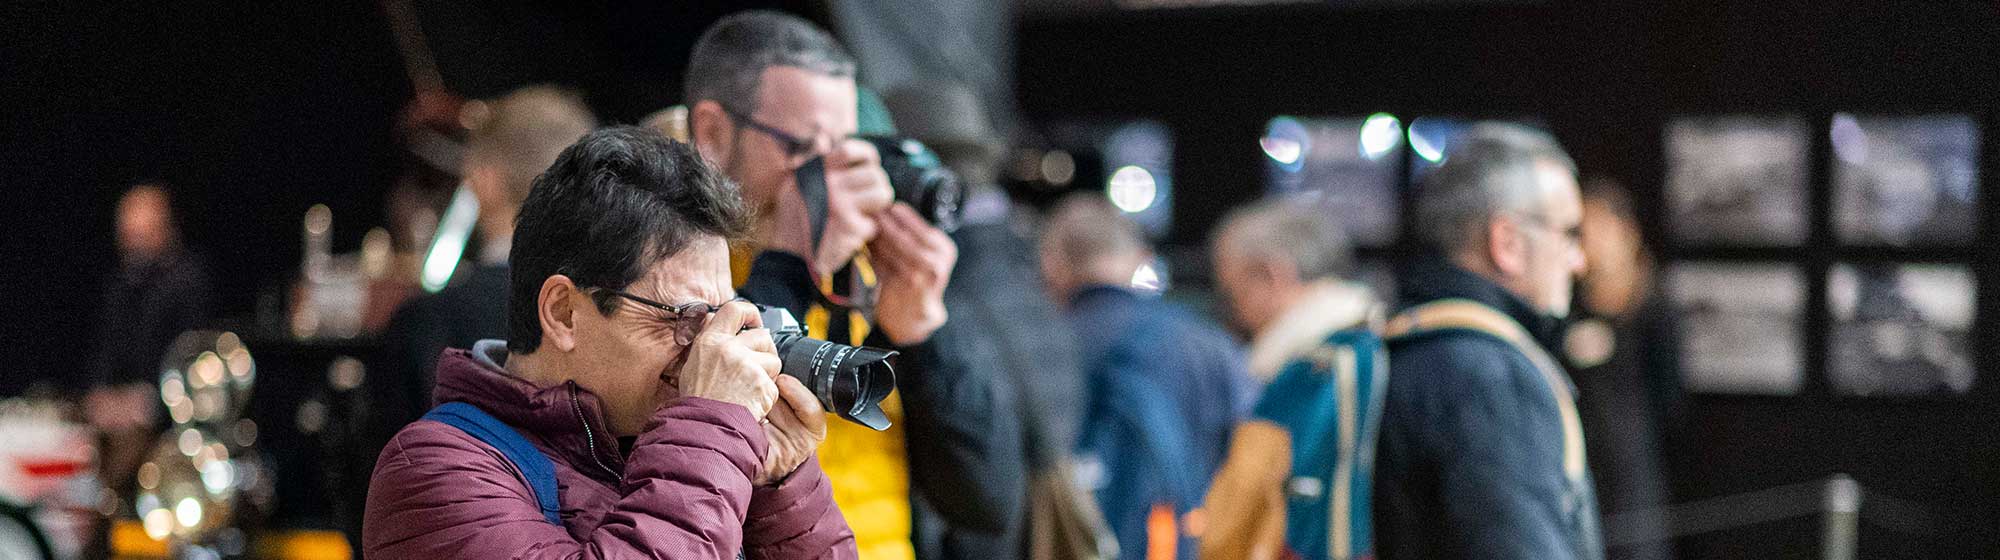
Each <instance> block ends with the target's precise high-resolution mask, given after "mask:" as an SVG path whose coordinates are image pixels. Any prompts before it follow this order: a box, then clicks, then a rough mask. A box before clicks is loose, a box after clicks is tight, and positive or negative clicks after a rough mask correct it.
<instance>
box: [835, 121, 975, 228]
mask: <svg viewBox="0 0 2000 560" xmlns="http://www.w3.org/2000/svg"><path fill="white" fill-rule="evenodd" d="M861 139H862V140H867V141H868V142H869V143H871V144H874V145H875V151H877V152H881V154H882V170H883V171H886V172H888V173H889V186H890V187H891V188H893V189H895V191H896V200H897V201H899V202H904V203H907V204H909V205H910V206H911V207H912V208H916V209H917V213H918V214H922V215H923V216H924V219H925V220H929V221H930V223H931V225H934V226H937V228H938V229H941V230H944V232H945V233H951V232H953V231H957V230H958V212H959V210H960V209H961V208H963V207H964V205H965V186H964V185H962V184H960V183H959V182H958V174H956V173H952V172H951V169H949V168H946V167H945V166H944V161H943V160H941V159H939V158H938V155H937V153H936V152H932V151H931V149H930V148H929V147H926V146H924V143H923V142H918V141H916V140H914V139H910V138H895V137H889V136H863V137H861Z"/></svg>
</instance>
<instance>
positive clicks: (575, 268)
mask: <svg viewBox="0 0 2000 560" xmlns="http://www.w3.org/2000/svg"><path fill="white" fill-rule="evenodd" d="M515 220H516V221H515V225H514V243H513V247H512V250H511V254H510V255H509V259H508V260H509V261H510V266H511V267H512V271H511V273H510V274H511V278H510V282H511V286H510V290H509V293H508V297H507V324H508V332H507V334H508V340H507V347H508V349H509V350H512V351H514V352H517V353H521V354H529V353H533V352H534V351H535V349H536V348H537V347H539V346H541V342H542V323H541V319H540V317H539V316H538V315H539V306H537V305H536V299H537V298H538V297H539V296H540V293H541V289H542V283H543V282H545V281H547V280H548V278H549V277H550V276H554V275H557V274H561V275H565V276H568V277H569V278H570V279H571V280H573V281H575V282H576V285H577V286H578V287H579V288H583V289H590V288H610V289H622V288H624V287H625V286H627V285H630V284H631V283H633V282H636V281H638V279H639V277H640V276H642V275H644V274H645V273H646V270H647V269H649V268H651V267H652V266H653V265H654V264H656V263H658V262H659V261H661V260H663V259H667V258H671V257H673V256H674V255H675V254H678V253H680V252H681V250H683V249H685V248H687V247H688V246H689V245H691V244H692V243H693V242H694V241H696V240H699V239H701V238H702V237H706V236H715V237H721V238H723V239H724V240H726V241H735V240H737V238H739V237H740V236H742V235H743V234H744V233H745V232H746V231H747V228H748V225H747V224H748V221H747V216H746V210H745V209H744V205H743V197H742V195H741V194H740V193H738V192H737V189H736V184H735V183H732V182H730V180H729V179H728V178H727V177H724V176H723V175H722V173H720V172H718V171H716V170H715V169H714V168H712V167H710V166H709V165H708V163H707V162H705V161H703V160H702V159H701V156H700V155H698V154H696V153H695V150H694V148H693V147H692V146H689V145H687V144H683V143H681V142H677V141H674V140H671V139H668V138H667V137H665V136H662V135H660V134H659V133H657V132H654V131H652V130H650V129H646V128H640V127H634V126H617V127H609V128H605V129H601V130H598V131H596V132H592V133H590V134H589V135H586V136H584V137H583V139H581V140H578V141H577V142H576V143H575V144H572V145H570V147H569V148H566V149H564V150H563V151H562V155H560V156H558V157H557V158H556V162H555V164H554V165H551V166H549V169H548V171H546V172H544V173H542V174H541V176H539V177H536V178H535V183H534V187H533V188H532V189H531V190H529V192H528V198H527V200H526V201H524V202H522V203H521V213H520V215H519V216H518V217H516V218H515ZM592 295H593V299H594V300H595V301H596V303H597V307H598V310H599V311H602V312H605V313H609V312H610V311H611V305H612V301H611V299H610V296H609V295H608V294H605V293H602V292H597V293H593V294H592Z"/></svg>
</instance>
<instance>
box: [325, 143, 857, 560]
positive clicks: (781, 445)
mask: <svg viewBox="0 0 2000 560" xmlns="http://www.w3.org/2000/svg"><path fill="white" fill-rule="evenodd" d="M746 213H747V209H746V208H745V207H744V205H743V203H742V201H741V199H740V197H739V195H738V194H737V193H736V188H735V186H734V185H733V184H731V183H730V181H729V180H728V179H727V178H725V177H723V176H722V175H721V174H720V173H718V172H717V171H716V170H714V169H712V168H711V167H709V166H708V165H707V164H705V163H704V162H703V161H702V160H701V158H700V156H698V155H697V154H696V153H695V152H694V150H693V149H692V148H691V147H689V146H687V145H686V144H682V143H679V142H676V141H673V140H669V139H667V138H666V137H664V136H660V135H659V134H657V133H654V132H652V131H649V130H645V129H640V128H636V127H616V128H609V129H605V130H600V131H597V132H593V133H591V134H590V135H588V136H585V137H584V138H583V140H581V141H579V142H577V143H576V145H574V146H572V147H570V148H569V149H567V150H565V151H563V152H562V155H561V156H560V157H559V158H558V159H557V160H556V162H555V164H554V166H552V167H550V168H549V170H548V172H547V173H545V174H543V175H542V176H541V177H540V178H538V179H536V180H535V187H534V189H533V191H532V192H531V193H530V194H529V195H528V198H527V200H526V202H524V203H523V205H522V209H521V214H520V218H519V221H518V222H517V228H516V229H515V231H514V238H513V251H512V263H511V271H510V276H509V288H508V302H509V305H508V312H507V313H508V339H507V340H506V341H500V340H483V341H480V342H478V343H476V344H475V345H474V346H473V347H472V348H471V349H470V350H465V349H454V350H451V351H450V352H448V353H447V354H445V356H444V357H443V358H441V360H440V362H439V364H438V379H437V381H438V387H437V391H436V398H435V400H436V402H437V403H439V405H440V406H439V407H438V408H437V409H435V410H434V411H433V412H432V413H431V414H429V415H426V417H425V419H424V420H420V421H418V422H415V423H413V424H410V425H409V426H408V427H406V428H404V429H403V430H402V431H401V432H399V433H398V434H396V436H395V438H393V439H391V440H390V442H389V445H388V446H387V448H386V449H384V450H383V453H382V457H381V460H380V461H377V463H376V467H375V473H374V476H373V481H372V483H371V485H370V489H369V492H368V507H367V522H366V525H365V529H364V531H363V537H362V540H363V542H364V543H365V544H364V549H363V550H364V552H365V556H368V557H373V558H714V559H727V558H735V557H738V555H739V554H742V555H744V556H746V557H748V558H853V557H855V551H854V542H853V534H852V533H851V532H850V531H849V530H848V528H847V524H846V522H845V521H844V520H843V519H842V517H841V512H840V510H839V509H838V508H837V507H835V505H834V503H833V499H832V489H831V487H830V486H829V484H828V481H827V480H826V477H825V475H824V474H822V473H821V471H820V470H819V468H818V466H817V463H816V462H815V461H814V460H813V449H814V448H815V447H817V446H818V444H819V443H820V441H821V440H822V439H823V438H824V437H825V434H826V431H825V429H826V425H825V418H826V417H825V411H824V410H822V409H821V408H820V406H819V401H818V399H817V398H816V397H814V396H813V394H812V392H811V391H810V390H808V389H806V388H805V386H804V385H802V384H800V383H799V382H798V380H797V379H795V378H791V377H789V376H784V375H781V374H780V373H779V366H780V360H779V359H778V356H777V352H776V350H775V348H774V345H773V341H772V339H771V333H770V331H769V330H767V329H764V328H763V325H762V323H761V321H760V319H759V316H758V311H757V308H756V307H755V306H753V305H751V304H749V303H746V302H743V301H741V300H740V299H738V298H735V297H734V296H735V293H734V290H733V289H731V288H730V286H729V245H728V243H729V242H730V241H732V240H733V239H734V238H735V236H737V235H740V234H741V233H742V232H743V231H744V230H745V229H747V227H746V226H747V224H746V221H747V220H746ZM661 302H671V303H661ZM669 305H671V306H673V307H674V308H675V309H674V310H669V309H667V308H666V307H667V306H669ZM690 310H697V311H692V312H690ZM468 405H469V406H470V407H472V408H473V409H474V410H475V412H476V413H477V414H474V415H473V416H475V417H476V416H485V417H487V419H488V420H490V422H487V423H481V424H478V425H477V426H479V427H481V428H483V429H482V430H475V429H469V428H467V427H466V426H465V425H463V424H461V423H448V421H449V420H450V419H449V418H447V417H445V416H440V413H443V412H446V411H448V410H464V409H465V408H466V407H467V406H468ZM453 406H455V407H456V408H455V409H452V408H447V407H453ZM459 414H460V416H459V417H460V418H465V416H463V414H464V413H459ZM482 432H483V433H484V434H485V435H482ZM502 432H504V433H509V434H517V435H514V440H513V441H512V443H514V444H520V446H518V447H517V446H516V445H501V444H499V443H496V439H504V438H500V437H497V436H495V435H492V434H496V433H502ZM521 447H527V448H528V449H521ZM534 459H545V460H546V461H542V462H537V461H534ZM537 463H539V468H537V467H534V465H536V464H537ZM549 493H554V494H555V496H550V495H548V494H549Z"/></svg>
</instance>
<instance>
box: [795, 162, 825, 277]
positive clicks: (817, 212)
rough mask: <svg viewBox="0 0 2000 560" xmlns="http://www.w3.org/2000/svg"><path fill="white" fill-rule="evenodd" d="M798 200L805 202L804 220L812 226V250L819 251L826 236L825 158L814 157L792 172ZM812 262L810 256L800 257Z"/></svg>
mask: <svg viewBox="0 0 2000 560" xmlns="http://www.w3.org/2000/svg"><path fill="white" fill-rule="evenodd" d="M792 176H793V177H794V181H793V182H794V183H796V184H797V185H798V189H799V198H801V199H804V200H805V202H806V219H807V220H808V221H809V225H811V226H812V250H813V251H814V252H817V251H819V240H820V237H821V236H823V235H825V234H826V158H821V157H816V158H812V159H810V160H807V161H806V164H805V165H802V166H799V169H798V171H796V172H793V174H792ZM800 256H801V257H805V258H806V262H812V255H809V254H808V255H800Z"/></svg>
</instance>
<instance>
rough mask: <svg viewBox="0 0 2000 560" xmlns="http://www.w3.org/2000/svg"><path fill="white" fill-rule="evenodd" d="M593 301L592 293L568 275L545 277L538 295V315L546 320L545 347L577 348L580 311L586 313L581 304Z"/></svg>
mask: <svg viewBox="0 0 2000 560" xmlns="http://www.w3.org/2000/svg"><path fill="white" fill-rule="evenodd" d="M589 301H590V295H589V294H585V293H583V291H582V290H581V289H578V288H577V287H576V282H575V281H572V280H570V279H569V277H568V276H564V275H561V274H557V275H554V276H550V277H548V279H546V280H542V290H541V292H540V293H538V294H536V295H535V316H536V317H537V319H538V320H540V321H541V323H542V347H544V348H546V347H550V346H554V347H555V349H556V350H559V351H563V352H568V351H571V350H575V349H576V319H577V313H580V312H583V310H582V309H578V307H579V303H580V302H583V303H587V302H589ZM593 311H594V309H593Z"/></svg>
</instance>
